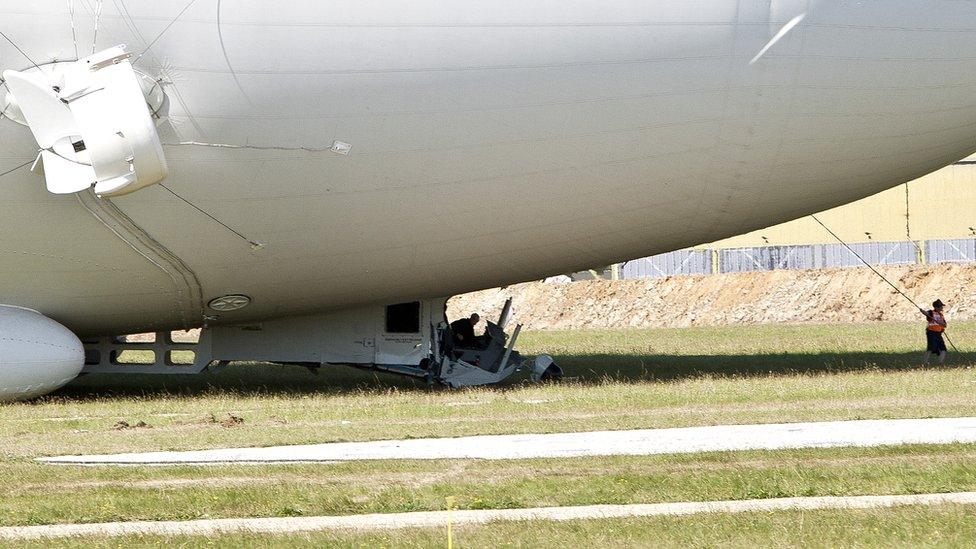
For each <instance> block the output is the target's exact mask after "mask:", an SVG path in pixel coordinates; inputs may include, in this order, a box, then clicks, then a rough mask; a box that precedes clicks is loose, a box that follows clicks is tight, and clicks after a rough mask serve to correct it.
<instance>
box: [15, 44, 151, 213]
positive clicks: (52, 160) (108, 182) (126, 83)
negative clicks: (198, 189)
mask: <svg viewBox="0 0 976 549" xmlns="http://www.w3.org/2000/svg"><path fill="white" fill-rule="evenodd" d="M129 57H130V54H128V53H126V52H125V48H124V47H123V46H117V47H114V48H109V49H107V50H104V51H101V52H99V53H96V54H94V55H91V56H89V57H86V58H84V59H80V60H78V61H76V62H74V63H71V64H70V66H68V67H66V68H65V69H64V70H63V71H61V72H60V76H59V77H58V78H59V81H57V82H54V81H52V79H53V78H55V77H53V76H51V75H50V74H48V73H45V72H44V71H39V72H27V71H24V72H19V71H9V70H8V71H4V72H3V77H4V79H5V80H6V81H7V83H8V87H9V90H10V92H11V93H12V94H13V96H14V97H15V98H16V100H17V103H18V104H19V105H20V107H21V109H22V111H23V113H24V118H26V120H27V124H28V126H29V127H30V130H31V133H33V134H34V138H35V139H36V140H37V144H38V146H39V147H40V148H41V149H43V150H42V152H41V156H40V160H41V163H42V164H43V173H44V176H45V178H46V180H47V188H48V190H49V191H50V192H52V193H55V194H68V193H75V192H78V191H80V190H84V189H86V188H88V187H90V186H92V185H93V184H94V186H95V192H96V193H97V194H98V195H99V196H107V197H113V196H121V195H125V194H129V193H132V192H135V191H137V190H139V189H142V188H144V187H147V186H149V185H153V184H155V183H158V182H160V181H162V180H163V179H165V178H166V175H167V173H168V170H167V166H166V157H165V156H164V154H163V147H162V144H161V143H160V140H159V134H158V133H157V132H156V126H155V124H154V123H153V121H152V117H151V116H150V113H149V108H148V106H147V105H146V99H145V96H144V95H143V92H142V88H141V87H140V85H139V80H138V78H137V77H136V73H135V71H134V70H133V68H132V64H131V63H130V62H129ZM52 74H53V73H52ZM35 167H37V166H35ZM35 171H37V170H35Z"/></svg>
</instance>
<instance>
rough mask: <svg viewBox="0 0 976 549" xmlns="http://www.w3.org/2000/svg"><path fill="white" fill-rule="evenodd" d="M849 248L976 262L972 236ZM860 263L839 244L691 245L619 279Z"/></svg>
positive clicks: (895, 256) (884, 256) (873, 258)
mask: <svg viewBox="0 0 976 549" xmlns="http://www.w3.org/2000/svg"><path fill="white" fill-rule="evenodd" d="M851 248H852V249H853V250H854V251H855V252H857V254H858V255H860V256H861V257H862V258H864V260H865V261H867V262H868V263H870V264H871V265H912V264H921V265H924V264H935V263H973V262H976V238H972V239H955V240H923V241H917V242H913V241H902V242H865V243H859V244H851ZM861 265H862V264H861V261H860V260H859V259H858V258H857V257H856V256H855V255H854V253H852V252H851V251H850V250H848V249H847V248H845V247H844V246H842V245H841V244H802V245H794V246H761V247H754V248H729V249H715V250H711V249H690V250H677V251H674V252H670V253H666V254H660V255H655V256H652V257H645V258H642V259H635V260H634V261H628V262H626V263H624V264H623V265H622V266H621V268H620V277H621V278H624V279H635V278H664V277H669V276H681V275H709V274H720V273H744V272H751V271H775V270H781V269H837V268H844V267H860V266H861Z"/></svg>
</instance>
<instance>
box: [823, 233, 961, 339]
mask: <svg viewBox="0 0 976 549" xmlns="http://www.w3.org/2000/svg"><path fill="white" fill-rule="evenodd" d="M810 217H811V218H813V220H814V221H816V222H817V223H818V224H819V225H820V226H821V227H823V228H824V230H825V231H827V232H828V233H830V236H832V237H834V239H835V240H837V242H840V243H841V245H843V246H844V247H845V248H847V251H849V252H851V253H852V254H854V257H856V258H857V259H858V260H859V261H860V262H861V263H864V265H865V266H866V267H867V268H869V269H871V270H872V271H873V272H874V274H876V275H878V277H879V278H881V280H884V281H885V282H886V283H887V284H888V285H889V286H891V288H892V289H893V290H895V291H896V292H898V293H899V294H900V295H901V296H902V297H904V298H905V299H907V300H908V302H909V303H911V304H912V305H914V306H915V308H916V309H918V310H919V311H921V312H922V313H923V314H926V313H925V311H924V309H922V307H920V306H919V305H918V303H915V300H914V299H912V298H911V297H909V296H908V294H906V293H905V292H903V291H901V289H900V288H899V287H898V286H895V285H894V284H893V283H892V282H891V281H890V280H888V278H887V277H886V276H885V275H883V274H881V271H879V270H877V269H875V268H874V265H871V264H870V263H868V262H867V260H866V259H864V258H863V257H861V254H859V253H857V252H856V251H855V250H854V248H852V247H851V246H850V244H848V243H847V242H845V241H844V239H843V238H841V237H840V236H838V235H837V233H835V232H834V231H832V230H830V227H828V226H827V225H826V224H824V222H823V221H820V218H818V217H817V216H816V215H812V214H811V215H810ZM927 316H928V315H927V314H926V317H927ZM942 333H943V334H944V335H945V338H946V341H948V342H949V345H951V346H952V350H953V351H955V352H957V353H958V352H959V349H957V348H956V344H955V343H953V342H952V339H950V338H949V334H948V333H946V332H945V331H943V332H942Z"/></svg>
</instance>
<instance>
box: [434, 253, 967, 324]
mask: <svg viewBox="0 0 976 549" xmlns="http://www.w3.org/2000/svg"><path fill="white" fill-rule="evenodd" d="M879 270H880V271H881V272H882V273H884V275H885V276H886V277H888V279H889V280H891V281H892V282H893V283H894V284H895V285H897V286H898V287H899V288H901V289H903V290H904V291H905V293H907V294H908V295H909V296H911V297H912V299H914V300H915V301H916V302H918V303H919V304H920V305H922V306H926V307H928V306H929V305H930V304H931V302H932V301H934V300H935V299H936V298H939V299H942V300H943V301H944V302H946V304H947V309H946V311H947V316H948V317H949V320H950V321H953V320H968V319H971V318H974V317H976V265H953V264H941V265H933V266H903V267H882V268H879ZM510 296H511V297H514V298H515V307H514V308H515V317H514V318H516V319H517V320H518V321H519V322H521V323H523V324H525V327H526V328H529V329H536V330H545V329H550V330H571V329H580V328H594V329H599V328H659V327H687V326H712V325H725V324H763V323H803V322H814V323H823V322H869V321H908V320H919V315H918V312H917V311H916V310H915V309H914V308H913V307H912V305H911V304H910V303H909V302H908V301H907V300H905V299H904V298H903V297H901V296H900V295H898V294H897V293H895V291H894V290H892V289H891V287H890V286H888V285H887V284H885V282H884V281H882V280H881V279H880V278H878V276H877V275H875V274H874V273H873V272H871V271H870V270H869V269H866V268H858V269H831V270H811V271H772V272H756V273H741V274H725V275H714V276H704V277H690V276H684V277H671V278H664V279H657V280H623V281H616V282H611V281H589V282H576V283H571V284H570V283H566V284H553V283H543V282H530V283H526V284H518V285H515V286H508V287H506V288H495V289H491V290H484V291H480V292H474V293H470V294H465V295H462V296H457V297H455V298H453V299H452V300H451V301H450V303H449V306H448V315H449V317H450V318H452V319H453V318H458V317H461V316H466V315H468V314H470V313H471V312H479V313H481V314H482V315H487V316H488V318H492V317H495V316H497V314H498V312H499V311H500V310H501V307H502V305H503V304H504V302H505V299H506V298H508V297H510Z"/></svg>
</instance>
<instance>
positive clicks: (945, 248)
mask: <svg viewBox="0 0 976 549" xmlns="http://www.w3.org/2000/svg"><path fill="white" fill-rule="evenodd" d="M925 261H926V262H927V263H969V262H972V261H976V239H971V238H967V239H964V240H928V241H926V242H925Z"/></svg>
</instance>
